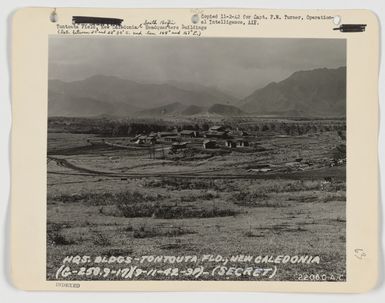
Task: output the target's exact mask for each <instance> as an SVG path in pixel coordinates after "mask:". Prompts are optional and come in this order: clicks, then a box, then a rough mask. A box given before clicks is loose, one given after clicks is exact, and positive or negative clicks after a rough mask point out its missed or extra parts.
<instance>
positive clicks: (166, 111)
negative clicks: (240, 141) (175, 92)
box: [136, 102, 243, 117]
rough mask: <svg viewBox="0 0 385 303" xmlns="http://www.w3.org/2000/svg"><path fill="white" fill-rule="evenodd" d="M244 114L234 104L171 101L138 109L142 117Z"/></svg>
mask: <svg viewBox="0 0 385 303" xmlns="http://www.w3.org/2000/svg"><path fill="white" fill-rule="evenodd" d="M242 114H243V111H241V110H240V109H239V108H237V107H235V106H232V105H225V104H213V105H212V106H209V107H204V106H197V105H184V104H181V103H178V102H176V103H170V104H166V105H162V106H159V107H155V108H151V109H146V110H142V111H138V112H137V113H136V115H137V116H140V117H161V116H195V115H196V116H208V115H219V116H240V115H242Z"/></svg>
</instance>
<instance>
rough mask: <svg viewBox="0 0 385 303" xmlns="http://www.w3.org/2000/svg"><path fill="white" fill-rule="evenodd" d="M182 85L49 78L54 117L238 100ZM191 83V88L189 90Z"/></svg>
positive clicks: (100, 78)
mask: <svg viewBox="0 0 385 303" xmlns="http://www.w3.org/2000/svg"><path fill="white" fill-rule="evenodd" d="M175 85H176V84H175ZM178 86H179V87H177V86H173V85H171V84H143V83H137V82H135V81H131V80H125V79H121V78H119V77H115V76H102V75H96V76H92V77H90V78H87V79H84V80H79V81H72V82H64V81H60V80H49V83H48V102H49V107H48V112H49V115H50V116H54V115H56V116H60V115H64V116H79V115H86V116H92V115H100V114H106V113H107V114H115V115H117V116H124V115H132V114H135V113H136V112H137V111H140V110H141V109H150V108H155V107H159V106H163V105H165V104H172V103H181V104H184V105H196V106H210V105H212V104H217V103H234V102H236V99H235V98H234V97H232V96H229V95H226V94H224V93H221V92H219V91H218V90H217V89H215V88H210V87H205V86H201V85H200V86H198V85H196V86H192V85H189V84H186V85H184V86H183V85H182V84H178ZM189 86H191V89H187V88H188V87H189ZM82 100H83V101H82ZM85 100H87V102H84V101H85ZM82 102H84V104H82ZM106 111H107V112H106Z"/></svg>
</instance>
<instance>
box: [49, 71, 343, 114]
mask: <svg viewBox="0 0 385 303" xmlns="http://www.w3.org/2000/svg"><path fill="white" fill-rule="evenodd" d="M48 114H49V116H72V117H74V116H90V117H92V116H100V115H107V116H112V117H113V116H119V117H127V116H141V117H161V116H195V115H197V116H199V115H201V116H210V115H211V116H212V115H219V116H241V115H275V116H344V115H346V67H340V68H336V69H328V68H320V69H314V70H307V71H298V72H295V73H293V74H292V75H291V76H289V77H288V78H286V79H285V80H283V81H280V82H271V83H270V84H268V85H266V86H265V87H263V88H260V89H257V90H255V91H254V92H253V93H252V94H250V95H249V96H248V97H246V98H244V99H243V100H240V101H237V100H236V98H235V97H233V96H230V95H229V94H226V93H223V92H221V91H220V90H218V89H216V88H212V87H206V86H203V85H199V84H191V83H179V82H176V81H173V82H170V83H165V84H151V83H150V84H148V83H146V84H143V83H137V82H135V81H131V80H125V79H121V78H118V77H115V76H102V75H96V76H92V77H90V78H87V79H84V80H79V81H73V82H64V81H60V80H49V83H48Z"/></svg>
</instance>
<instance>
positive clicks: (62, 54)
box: [49, 37, 346, 98]
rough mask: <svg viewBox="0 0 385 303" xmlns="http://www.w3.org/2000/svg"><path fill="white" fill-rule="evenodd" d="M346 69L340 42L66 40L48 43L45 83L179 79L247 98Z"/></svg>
mask: <svg viewBox="0 0 385 303" xmlns="http://www.w3.org/2000/svg"><path fill="white" fill-rule="evenodd" d="M345 65H346V45H345V40H343V39H293V38H290V39H266V38H200V39H193V38H190V39H188V38H130V37H124V38H110V37H108V38H107V37H106V38H99V37H98V38H95V37H94V38H88V37H87V38H85V37H81V38H69V37H51V38H50V40H49V79H60V80H64V81H74V80H81V79H85V78H87V77H90V76H93V75H112V76H118V77H121V78H124V79H129V80H134V81H138V82H146V83H165V82H169V81H179V82H187V83H196V84H202V85H205V86H213V87H216V88H218V89H220V90H223V91H225V92H227V93H230V94H232V95H234V96H237V97H240V98H241V97H245V96H247V95H249V94H250V93H252V92H253V91H254V90H256V89H258V88H261V87H263V86H265V85H266V84H268V83H269V82H271V81H276V82H277V81H280V80H283V79H285V78H287V77H288V76H290V74H292V73H293V72H295V71H298V70H309V69H314V68H322V67H328V68H336V67H339V66H345Z"/></svg>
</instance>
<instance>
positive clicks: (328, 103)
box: [238, 67, 346, 116]
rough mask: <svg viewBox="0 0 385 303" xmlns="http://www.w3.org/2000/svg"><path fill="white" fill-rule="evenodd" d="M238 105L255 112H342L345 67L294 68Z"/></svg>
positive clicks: (343, 112) (344, 101)
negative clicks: (287, 74)
mask: <svg viewBox="0 0 385 303" xmlns="http://www.w3.org/2000/svg"><path fill="white" fill-rule="evenodd" d="M238 106H239V107H240V108H241V109H242V110H244V111H246V112H249V113H256V114H258V115H269V114H271V115H287V116H289V115H292V116H344V115H346V67H340V68H336V69H328V68H320V69H314V70H308V71H298V72H295V73H293V74H292V75H291V76H290V77H288V78H287V79H285V80H283V81H280V82H278V83H276V82H272V83H270V84H268V85H266V86H265V87H263V88H261V89H257V90H256V91H255V92H253V93H252V94H251V95H250V96H248V97H246V98H245V99H243V100H241V101H240V102H239V104H238Z"/></svg>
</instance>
